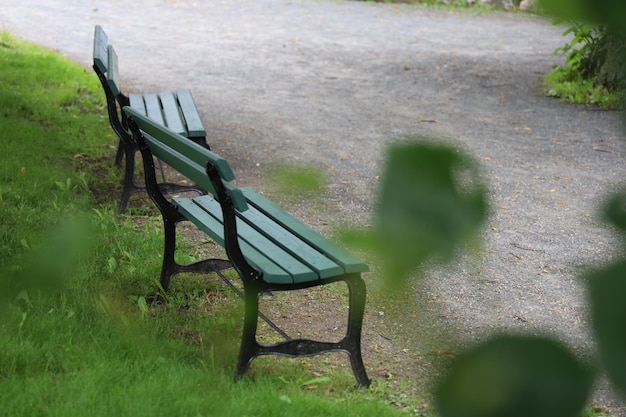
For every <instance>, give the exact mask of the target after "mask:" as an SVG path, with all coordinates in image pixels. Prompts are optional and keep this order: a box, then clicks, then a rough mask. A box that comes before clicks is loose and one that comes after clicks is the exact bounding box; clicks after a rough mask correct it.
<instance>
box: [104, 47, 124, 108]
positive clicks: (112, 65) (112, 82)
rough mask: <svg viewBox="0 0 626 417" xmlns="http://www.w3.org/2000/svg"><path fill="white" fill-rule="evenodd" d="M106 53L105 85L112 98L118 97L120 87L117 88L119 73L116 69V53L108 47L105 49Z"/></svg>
mask: <svg viewBox="0 0 626 417" xmlns="http://www.w3.org/2000/svg"><path fill="white" fill-rule="evenodd" d="M107 52H108V68H109V70H108V71H107V84H108V85H109V88H110V89H111V92H112V93H113V95H114V96H118V95H120V92H121V90H120V87H119V78H120V77H119V71H118V68H117V53H115V49H113V46H111V45H109V46H108V47H107Z"/></svg>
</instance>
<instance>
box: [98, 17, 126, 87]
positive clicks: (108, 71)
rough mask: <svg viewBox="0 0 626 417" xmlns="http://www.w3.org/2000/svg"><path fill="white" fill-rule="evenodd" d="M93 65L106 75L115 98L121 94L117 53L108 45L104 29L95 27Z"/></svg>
mask: <svg viewBox="0 0 626 417" xmlns="http://www.w3.org/2000/svg"><path fill="white" fill-rule="evenodd" d="M93 63H94V67H95V68H96V69H97V70H98V71H100V72H101V73H102V74H103V75H106V79H107V84H108V86H109V88H110V89H111V92H112V93H113V95H114V96H115V97H117V96H118V95H120V94H121V93H122V91H121V89H120V83H119V71H118V64H117V53H115V49H113V46H112V45H109V37H108V36H107V34H106V32H105V31H104V29H102V27H101V26H99V25H97V26H96V28H95V30H94V36H93Z"/></svg>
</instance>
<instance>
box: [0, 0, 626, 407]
mask: <svg viewBox="0 0 626 417" xmlns="http://www.w3.org/2000/svg"><path fill="white" fill-rule="evenodd" d="M95 24H100V25H102V26H103V27H104V29H105V30H106V31H107V33H108V34H109V37H110V41H111V42H112V43H113V44H114V45H115V47H116V50H117V52H118V55H119V57H120V69H121V73H122V77H123V79H124V80H125V81H126V84H127V89H129V90H148V89H154V88H157V87H158V88H159V89H163V88H173V87H178V86H186V87H190V88H191V89H192V90H193V93H194V97H195V98H196V101H197V104H198V107H199V108H200V111H201V114H202V117H203V120H204V122H205V125H206V126H207V127H208V130H209V131H210V134H209V141H210V143H211V145H212V146H213V148H214V149H215V150H217V152H219V153H221V154H223V155H224V156H225V157H226V158H227V159H228V160H230V161H231V163H232V165H233V166H234V169H235V172H237V173H238V177H239V180H240V183H242V184H246V185H248V184H250V185H253V186H255V187H257V188H261V189H263V188H264V187H266V186H267V184H265V183H264V178H265V177H264V176H265V173H266V170H265V169H266V167H267V166H269V165H271V164H273V163H274V162H276V161H281V162H288V163H295V164H308V165H312V166H315V167H318V168H320V169H321V170H322V172H324V173H325V174H327V178H328V195H327V196H325V198H326V199H327V204H326V203H325V206H324V207H321V208H320V207H319V205H318V204H316V207H315V208H314V209H312V208H311V207H308V206H306V205H304V204H302V205H295V207H294V210H296V212H297V215H299V216H301V217H304V218H305V219H306V221H307V223H309V224H311V225H312V226H313V227H314V228H317V229H318V230H324V228H325V227H326V224H329V223H331V224H334V223H336V222H344V221H347V222H351V223H366V222H367V221H368V219H369V217H370V215H371V207H372V205H373V202H374V191H375V189H376V176H377V175H378V174H379V171H380V164H381V161H382V154H383V151H384V148H385V146H386V144H388V143H389V142H391V141H393V140H395V139H398V138H400V137H402V136H405V135H427V136H437V137H442V138H445V140H446V141H448V142H451V143H454V144H456V145H458V146H460V147H462V148H464V149H466V150H468V152H470V153H471V154H472V155H474V156H475V157H476V158H477V159H478V160H479V161H481V162H482V164H483V166H484V169H485V173H486V177H487V178H488V181H489V184H490V189H491V193H492V194H491V199H492V205H493V216H492V218H491V220H490V222H489V225H488V227H487V230H486V232H485V240H486V245H485V249H484V254H483V259H481V260H480V261H477V260H475V259H471V260H465V259H461V260H459V262H458V263H456V264H454V265H452V266H451V267H446V268H440V269H433V270H432V271H430V273H429V275H432V277H431V279H427V280H426V281H425V282H424V283H422V284H420V285H419V288H418V290H419V294H420V297H422V298H423V299H424V300H425V301H424V302H423V303H422V304H424V305H423V308H422V310H423V311H421V314H424V315H426V316H427V317H429V320H421V321H420V323H423V324H414V326H415V328H413V329H412V330H411V331H410V332H409V333H413V334H418V335H419V334H421V333H420V332H433V333H437V332H438V331H439V330H440V329H445V328H447V326H449V327H456V326H459V328H460V329H462V330H460V331H459V332H460V335H461V337H462V338H464V339H468V340H471V339H475V338H478V337H481V336H482V335H484V334H485V333H486V332H489V331H492V330H494V329H512V330H515V331H517V330H520V331H530V332H534V333H538V332H550V333H551V334H554V335H556V337H558V338H559V339H561V340H563V341H564V342H565V343H567V344H568V345H570V346H572V347H573V348H574V349H576V350H578V351H580V352H582V353H585V352H589V351H590V350H592V349H593V345H592V344H591V343H590V341H589V340H590V337H589V332H588V329H587V326H586V321H587V319H586V310H585V302H584V294H583V289H582V287H581V286H580V285H579V282H578V280H577V277H576V276H577V274H578V272H579V271H580V269H581V267H582V265H584V264H588V263H598V262H600V261H602V260H606V259H608V258H610V256H611V255H612V253H613V248H614V245H615V241H614V239H613V237H612V236H611V234H610V233H609V231H608V230H606V229H605V228H603V227H602V225H601V224H600V223H599V222H598V221H597V219H596V218H595V217H594V216H595V213H596V210H597V206H598V204H599V202H600V201H601V200H602V198H603V196H605V195H606V194H607V192H609V191H610V190H612V189H615V188H616V187H617V186H618V185H620V184H622V183H623V178H624V173H625V172H626V163H625V161H626V159H625V158H624V156H625V155H624V146H623V141H622V137H623V135H622V132H621V122H620V118H619V115H618V114H616V113H614V112H606V111H599V110H595V109H590V108H586V107H582V106H574V105H566V104H562V103H559V102H557V101H556V100H554V99H550V98H547V97H544V96H543V94H542V85H541V83H542V77H543V75H544V74H545V73H547V72H548V71H549V70H550V68H551V65H553V64H554V63H555V62H556V58H554V57H552V56H551V53H552V51H553V50H554V49H555V48H557V47H559V46H561V45H562V44H563V43H564V39H563V38H562V36H561V33H562V31H563V29H562V28H558V27H554V26H552V25H551V24H550V22H548V21H545V20H543V19H539V18H534V17H528V16H525V15H518V14H511V13H487V14H483V15H478V14H474V13H472V12H449V11H444V10H433V9H428V8H421V7H408V6H399V5H390V4H389V5H387V4H371V3H363V2H344V1H341V0H339V1H327V0H319V1H305V0H290V1H289V0H237V1H233V0H213V1H210V2H209V1H190V0H188V1H164V0H135V1H120V0H107V1H100V0H90V1H84V0H3V1H2V4H1V5H0V29H5V30H10V31H11V32H12V33H13V34H14V35H16V36H18V37H21V38H25V39H28V40H31V41H35V42H38V43H40V44H42V45H45V46H47V47H50V48H53V49H56V50H58V51H61V52H62V53H64V54H66V55H67V56H68V57H69V58H71V59H73V60H76V61H78V62H80V63H81V64H83V65H84V66H85V67H87V68H89V67H90V66H91V48H92V47H91V42H92V36H93V27H94V25H95ZM89 71H90V69H89ZM370 278H371V277H370ZM371 279H373V278H371ZM435 318H436V320H437V321H436V322H434V321H433V320H435ZM431 319H432V320H431ZM368 323H369V324H370V325H371V326H373V327H374V328H375V329H376V330H375V331H371V332H370V334H369V337H368V339H367V340H366V344H367V345H368V346H367V349H369V350H370V351H376V350H377V349H379V348H382V347H384V346H386V345H389V344H390V343H388V340H387V339H388V337H387V338H385V337H383V336H381V334H382V333H384V332H385V330H380V329H389V331H390V332H392V333H393V332H401V331H402V329H400V328H399V327H401V326H402V324H401V323H400V324H398V322H395V321H392V319H391V318H390V316H389V315H386V316H383V315H381V314H380V312H379V311H370V318H369V319H368ZM405 326H406V325H405ZM405 330H406V329H405ZM407 343H408V342H407ZM392 345H393V349H397V350H398V352H399V351H401V350H403V349H404V350H407V349H408V348H406V346H404V345H403V342H402V338H397V340H394V342H393V343H392ZM422 348H424V347H423V346H422V347H421V348H420V349H422ZM374 366H376V364H374ZM390 366H391V365H390ZM595 401H596V403H599V404H602V405H605V406H610V407H611V409H612V410H613V412H615V413H616V414H620V415H626V409H625V408H624V407H622V406H620V404H619V403H618V402H616V401H615V400H614V399H612V398H611V397H610V395H609V393H608V392H606V390H605V389H604V388H602V387H600V388H599V391H598V394H597V395H596V400H595Z"/></svg>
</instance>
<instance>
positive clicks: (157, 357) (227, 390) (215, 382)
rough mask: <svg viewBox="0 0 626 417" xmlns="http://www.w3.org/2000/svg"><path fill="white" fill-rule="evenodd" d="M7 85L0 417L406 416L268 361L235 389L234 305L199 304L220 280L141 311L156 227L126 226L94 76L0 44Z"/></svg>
mask: <svg viewBox="0 0 626 417" xmlns="http://www.w3.org/2000/svg"><path fill="white" fill-rule="evenodd" d="M0 82H1V83H2V85H3V86H5V87H4V88H3V89H2V90H0V109H1V110H0V136H1V137H2V140H1V141H0V155H2V163H1V164H0V179H1V181H0V218H1V219H2V221H1V222H0V416H18V415H29V416H38V415H46V416H63V417H70V416H100V415H101V416H104V415H106V416H111V415H115V416H133V417H136V416H148V415H149V416H174V415H175V416H202V415H211V416H213V415H214V416H231V415H232V416H279V415H289V416H321V415H333V416H354V415H376V416H391V415H398V414H400V413H401V412H400V411H399V410H398V409H397V408H394V407H391V406H390V405H389V404H388V402H386V401H385V400H384V399H383V398H382V397H381V396H379V395H377V394H376V393H375V392H374V391H373V390H372V391H370V392H359V391H357V390H355V389H354V385H355V383H354V380H353V377H352V375H351V373H349V372H348V371H347V370H345V369H344V370H331V371H329V373H328V375H324V376H323V377H322V378H318V377H317V376H316V375H315V374H313V373H311V371H310V370H309V369H308V368H307V366H306V364H305V363H304V362H303V361H295V360H289V359H285V358H280V359H276V360H274V359H269V358H260V359H259V360H257V361H255V363H254V364H253V367H252V370H251V372H250V375H249V376H247V377H246V378H245V379H244V380H243V381H240V382H238V383H234V382H233V381H232V373H233V370H234V364H235V359H236V355H237V350H238V344H239V335H240V326H241V317H242V314H241V313H242V311H241V310H242V305H241V303H240V302H239V301H238V300H236V299H235V298H234V296H232V295H230V293H224V294H222V293H220V294H219V297H215V300H216V301H214V302H212V303H211V305H208V304H207V303H205V302H202V301H201V300H199V297H198V296H197V294H198V293H200V292H201V290H203V288H204V287H203V286H205V285H206V286H211V285H214V284H212V283H205V282H204V281H202V280H199V281H192V284H189V283H187V284H184V285H183V284H180V285H178V284H177V285H178V286H174V287H173V291H172V292H171V295H170V297H171V299H170V302H169V303H167V304H166V305H162V306H159V307H153V308H146V300H147V299H149V296H150V295H151V294H153V293H154V291H155V288H156V283H155V281H154V279H155V277H158V275H159V270H160V259H159V257H160V254H161V247H162V232H161V225H160V219H159V218H158V217H156V216H154V215H151V216H145V217H143V218H142V221H140V222H138V221H137V218H136V217H134V218H132V217H130V216H116V215H115V207H116V203H117V201H116V200H117V196H118V195H119V186H117V184H116V182H117V180H118V179H119V174H118V173H117V171H116V168H114V167H113V166H112V161H113V153H114V150H115V149H114V146H115V140H114V138H113V135H112V132H111V129H110V127H109V126H108V122H107V120H106V116H105V108H104V100H103V97H102V93H101V87H100V86H99V84H98V80H97V78H96V77H95V75H94V74H93V73H92V71H90V70H87V69H84V68H81V67H80V66H78V65H76V64H74V63H71V62H69V61H67V60H66V59H64V58H63V57H61V56H60V55H58V54H56V53H53V52H51V51H47V50H45V49H42V48H40V47H37V46H34V45H31V44H28V43H25V42H21V41H18V40H15V39H14V38H12V37H11V36H10V35H9V34H7V33H1V34H0ZM111 187H116V188H114V189H113V192H111V193H110V196H109V198H108V199H106V198H105V199H100V198H98V199H96V197H95V196H94V194H93V193H92V192H91V190H93V189H96V188H105V189H111ZM105 194H106V193H105ZM193 282H195V283H193ZM215 288H217V287H215Z"/></svg>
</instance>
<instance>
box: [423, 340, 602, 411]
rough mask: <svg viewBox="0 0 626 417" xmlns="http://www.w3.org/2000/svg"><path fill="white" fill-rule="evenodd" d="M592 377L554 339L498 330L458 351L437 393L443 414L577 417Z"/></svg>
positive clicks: (589, 387)
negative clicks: (510, 334) (514, 334)
mask: <svg viewBox="0 0 626 417" xmlns="http://www.w3.org/2000/svg"><path fill="white" fill-rule="evenodd" d="M592 381H593V378H592V375H591V372H590V371H589V370H588V369H586V367H585V366H583V365H582V364H581V363H579V362H578V361H577V359H576V358H575V357H574V355H573V354H572V353H570V352H569V351H568V350H567V349H565V348H564V347H562V346H561V345H559V344H558V343H556V342H555V341H553V340H550V339H547V338H540V337H528V336H499V337H495V338H493V339H491V340H489V341H487V342H485V343H483V344H482V345H480V346H478V347H476V348H474V349H471V350H468V351H466V352H465V353H462V354H461V355H459V356H458V357H457V358H456V359H455V360H454V362H453V363H452V366H451V369H450V371H449V372H448V374H447V376H446V377H445V379H444V380H443V382H442V383H441V384H440V385H439V387H438V389H437V391H436V393H435V395H436V402H437V407H438V410H439V412H440V414H441V416H442V417H529V416H532V417H576V416H579V415H580V412H581V410H582V409H583V407H584V405H585V402H586V399H587V398H588V396H589V394H590V390H591V386H592Z"/></svg>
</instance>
